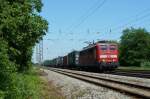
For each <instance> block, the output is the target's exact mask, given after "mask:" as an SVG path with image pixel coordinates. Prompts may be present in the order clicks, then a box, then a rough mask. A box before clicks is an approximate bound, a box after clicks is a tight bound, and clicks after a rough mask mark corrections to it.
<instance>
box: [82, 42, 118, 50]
mask: <svg viewBox="0 0 150 99" xmlns="http://www.w3.org/2000/svg"><path fill="white" fill-rule="evenodd" d="M97 44H98V45H108V44H113V45H117V44H116V43H108V42H107V43H106V42H105V43H102V42H100V43H99V42H98V43H94V44H90V45H89V46H87V47H84V48H83V49H82V50H81V51H84V50H87V49H90V48H93V47H95V46H96V45H97Z"/></svg>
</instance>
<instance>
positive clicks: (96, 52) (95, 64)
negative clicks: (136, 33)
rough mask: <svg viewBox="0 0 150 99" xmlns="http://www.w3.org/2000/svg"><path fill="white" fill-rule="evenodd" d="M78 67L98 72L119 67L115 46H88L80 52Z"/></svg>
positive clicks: (109, 44) (106, 43)
mask: <svg viewBox="0 0 150 99" xmlns="http://www.w3.org/2000/svg"><path fill="white" fill-rule="evenodd" d="M79 65H80V66H84V67H86V68H98V69H99V70H100V71H107V70H114V69H115V68H117V67H118V65H119V62H118V47H117V44H115V43H109V42H98V43H95V44H91V45H89V46H88V47H86V48H84V49H83V50H81V51H80V53H79Z"/></svg>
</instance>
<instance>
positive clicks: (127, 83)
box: [46, 67, 150, 99]
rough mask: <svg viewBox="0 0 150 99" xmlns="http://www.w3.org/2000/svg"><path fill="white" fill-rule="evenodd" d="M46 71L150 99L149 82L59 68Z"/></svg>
mask: <svg viewBox="0 0 150 99" xmlns="http://www.w3.org/2000/svg"><path fill="white" fill-rule="evenodd" d="M46 69H49V70H51V71H54V72H57V73H61V74H64V75H67V76H70V77H73V78H76V79H80V80H83V81H86V82H89V83H92V84H95V85H98V86H104V87H108V88H111V89H115V90H117V91H120V92H124V93H127V94H131V95H134V96H137V97H140V98H144V99H150V82H148V83H147V84H142V82H141V83H140V82H139V83H137V81H131V80H124V79H121V77H120V78H117V77H111V76H110V77H109V76H104V74H103V75H101V74H97V73H89V72H83V71H74V70H66V69H58V68H47V67H46ZM109 75H110V74H109ZM141 79H142V78H141Z"/></svg>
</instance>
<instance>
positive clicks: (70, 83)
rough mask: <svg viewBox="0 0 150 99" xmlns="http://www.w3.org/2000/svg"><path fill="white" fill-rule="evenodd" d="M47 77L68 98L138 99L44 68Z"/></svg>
mask: <svg viewBox="0 0 150 99" xmlns="http://www.w3.org/2000/svg"><path fill="white" fill-rule="evenodd" d="M44 72H46V73H47V74H48V75H47V76H45V78H46V79H47V80H48V81H52V82H53V84H55V86H58V87H59V88H61V90H62V93H63V94H64V95H65V96H66V99H136V98H134V97H130V96H128V95H125V94H124V93H120V92H117V91H114V90H111V89H108V88H105V87H100V86H96V85H93V84H89V83H86V82H84V81H81V80H78V79H75V78H71V77H68V76H66V75H62V74H59V73H56V72H53V71H50V70H46V69H44Z"/></svg>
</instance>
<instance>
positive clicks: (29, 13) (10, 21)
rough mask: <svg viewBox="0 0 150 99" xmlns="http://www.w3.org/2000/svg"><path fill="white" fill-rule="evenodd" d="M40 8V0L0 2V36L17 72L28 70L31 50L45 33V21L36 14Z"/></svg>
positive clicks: (5, 0)
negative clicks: (15, 65) (5, 43)
mask: <svg viewBox="0 0 150 99" xmlns="http://www.w3.org/2000/svg"><path fill="white" fill-rule="evenodd" d="M41 8H42V3H41V0H1V1H0V19H1V20H0V35H1V37H3V39H4V40H6V41H7V42H8V46H9V51H8V53H9V59H10V60H11V61H13V62H15V63H16V64H18V65H19V66H18V70H19V71H25V70H28V69H29V68H30V63H31V57H32V49H33V47H34V46H35V44H36V43H37V42H39V41H40V40H41V39H42V37H43V35H45V34H46V32H47V29H48V23H47V21H46V20H45V19H43V18H42V17H41V16H40V15H39V14H38V13H40V11H41Z"/></svg>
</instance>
